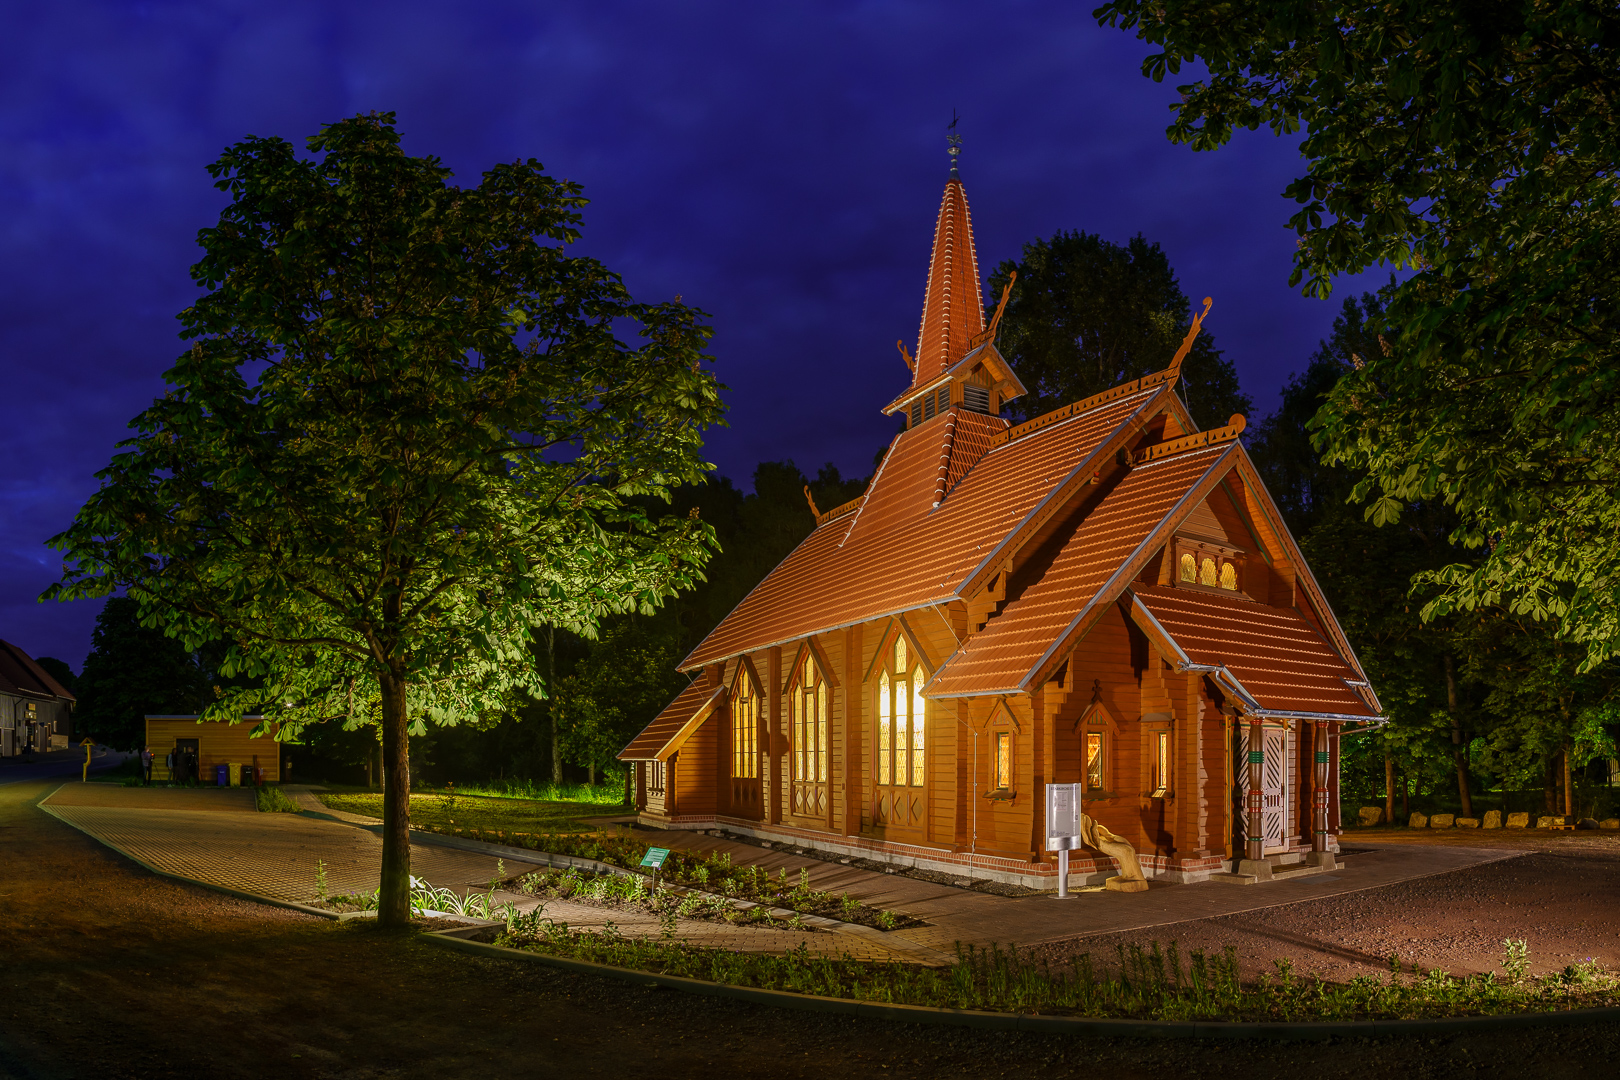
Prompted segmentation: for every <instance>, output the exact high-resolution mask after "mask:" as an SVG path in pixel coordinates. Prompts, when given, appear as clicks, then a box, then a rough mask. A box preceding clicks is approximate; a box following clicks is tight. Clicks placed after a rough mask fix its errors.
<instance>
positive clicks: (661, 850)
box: [641, 847, 669, 894]
mask: <svg viewBox="0 0 1620 1080" xmlns="http://www.w3.org/2000/svg"><path fill="white" fill-rule="evenodd" d="M667 858H669V848H667V847H651V848H648V849H647V854H645V855H643V856H642V857H641V865H642V866H646V867H651V868H652V872H653V893H654V894H656V893H657V892H658V868H659V867H661V866H663V865H664V860H665V859H667Z"/></svg>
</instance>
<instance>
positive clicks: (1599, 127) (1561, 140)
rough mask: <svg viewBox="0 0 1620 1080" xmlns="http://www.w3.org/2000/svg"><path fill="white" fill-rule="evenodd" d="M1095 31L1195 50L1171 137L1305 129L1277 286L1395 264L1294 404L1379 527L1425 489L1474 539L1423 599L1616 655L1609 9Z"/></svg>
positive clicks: (1378, 12)
mask: <svg viewBox="0 0 1620 1080" xmlns="http://www.w3.org/2000/svg"><path fill="white" fill-rule="evenodd" d="M1095 14H1096V16H1097V18H1098V19H1099V21H1100V22H1102V23H1104V24H1108V25H1116V26H1119V27H1122V28H1125V29H1128V30H1134V31H1135V32H1136V33H1137V34H1138V35H1139V36H1140V37H1141V38H1143V39H1144V40H1146V41H1148V42H1151V43H1153V44H1154V45H1156V46H1158V47H1159V49H1160V51H1158V52H1156V53H1154V54H1152V55H1150V56H1149V57H1148V58H1147V60H1146V61H1145V63H1144V67H1143V70H1144V72H1145V73H1146V74H1148V75H1149V76H1151V77H1153V78H1155V79H1162V78H1164V77H1165V76H1166V75H1167V74H1174V73H1176V72H1178V71H1179V70H1180V69H1181V66H1182V65H1183V64H1184V63H1188V62H1191V61H1193V60H1195V59H1196V60H1197V61H1200V62H1201V63H1202V64H1203V65H1204V67H1205V68H1206V70H1207V77H1205V78H1203V79H1201V80H1199V81H1196V82H1193V83H1189V84H1187V85H1185V86H1182V87H1180V91H1181V100H1180V102H1179V103H1177V104H1176V105H1174V106H1173V109H1174V110H1175V116H1174V120H1173V122H1172V123H1171V125H1170V128H1169V135H1170V137H1171V138H1172V139H1173V140H1176V141H1179V142H1183V143H1186V144H1189V145H1191V146H1192V147H1193V148H1195V149H1203V150H1207V149H1214V148H1216V147H1219V146H1221V145H1223V144H1225V143H1226V142H1227V141H1228V140H1229V139H1230V138H1231V136H1232V133H1233V131H1234V129H1236V128H1249V129H1255V128H1259V127H1261V126H1266V127H1269V128H1271V129H1272V131H1274V132H1276V133H1277V134H1280V135H1286V134H1294V133H1303V134H1302V136H1301V140H1300V149H1301V152H1302V155H1303V157H1304V158H1305V160H1306V162H1307V167H1306V170H1305V172H1304V174H1303V175H1301V176H1300V177H1299V178H1298V179H1297V180H1295V181H1294V182H1293V183H1292V184H1290V185H1289V187H1288V188H1287V190H1286V194H1287V195H1288V196H1289V197H1291V198H1293V199H1294V200H1296V201H1297V202H1298V203H1299V204H1300V209H1299V210H1298V212H1297V213H1296V214H1295V215H1294V216H1293V217H1292V219H1291V220H1290V222H1289V224H1290V225H1291V226H1292V227H1293V228H1294V229H1295V230H1296V231H1297V232H1298V234H1299V247H1298V253H1297V256H1296V263H1295V267H1294V275H1293V280H1294V281H1295V283H1298V284H1303V287H1304V288H1305V290H1306V291H1307V292H1308V293H1311V294H1314V295H1318V296H1325V295H1327V293H1328V291H1329V288H1330V284H1331V281H1332V279H1333V277H1334V276H1335V275H1339V274H1345V273H1354V272H1356V271H1359V270H1363V269H1365V268H1367V267H1369V266H1372V265H1375V264H1386V265H1391V266H1393V267H1396V268H1399V269H1401V270H1403V271H1404V272H1405V275H1406V276H1405V278H1404V280H1403V281H1402V282H1401V284H1400V285H1399V287H1398V288H1396V289H1395V290H1394V291H1393V292H1392V294H1391V297H1390V302H1389V309H1388V313H1387V314H1388V322H1387V328H1386V330H1385V332H1384V333H1383V334H1382V335H1381V336H1382V339H1383V340H1382V341H1381V342H1380V343H1379V347H1378V348H1377V349H1376V350H1370V351H1368V352H1366V353H1363V354H1360V355H1359V357H1358V362H1359V365H1360V366H1359V367H1358V369H1357V370H1356V371H1355V372H1354V374H1353V375H1350V376H1348V377H1346V378H1345V379H1343V380H1341V381H1340V383H1339V384H1338V386H1337V387H1336V388H1335V390H1334V393H1333V395H1332V396H1331V398H1330V399H1329V401H1328V402H1327V404H1326V406H1325V408H1324V409H1323V411H1322V413H1321V415H1320V417H1319V418H1318V425H1319V431H1318V435H1319V437H1320V439H1321V441H1322V443H1323V445H1324V447H1325V448H1326V449H1327V451H1328V456H1329V457H1330V458H1331V459H1333V460H1336V461H1340V462H1344V463H1346V464H1349V465H1351V466H1354V467H1355V468H1357V469H1358V470H1361V471H1362V472H1363V473H1364V478H1363V479H1362V480H1361V481H1360V483H1359V485H1358V487H1357V494H1358V495H1362V496H1367V497H1369V500H1370V505H1369V507H1368V511H1367V512H1368V514H1369V516H1370V517H1371V519H1372V520H1374V521H1375V522H1377V523H1380V524H1382V523H1389V522H1393V521H1395V520H1396V519H1397V518H1398V517H1399V516H1400V514H1401V512H1402V511H1403V509H1404V508H1405V507H1407V506H1410V505H1412V504H1415V503H1421V502H1426V501H1431V500H1441V501H1444V502H1446V503H1447V504H1449V505H1450V506H1451V507H1452V508H1453V509H1454V510H1455V512H1456V513H1457V515H1458V520H1459V525H1458V528H1457V530H1456V532H1455V537H1456V539H1457V540H1458V541H1459V542H1460V543H1461V544H1463V545H1465V546H1467V547H1471V548H1474V549H1481V548H1483V549H1484V550H1485V556H1486V557H1484V558H1483V559H1480V560H1477V561H1474V562H1456V563H1453V564H1451V565H1449V566H1448V567H1446V568H1443V569H1441V570H1438V571H1436V572H1434V573H1432V574H1431V575H1429V580H1431V581H1433V582H1435V583H1436V584H1438V585H1440V586H1441V590H1440V592H1439V594H1438V595H1437V596H1436V597H1435V598H1434V599H1433V600H1432V601H1431V602H1430V604H1429V609H1428V610H1429V613H1430V614H1433V615H1440V614H1444V613H1445V612H1448V611H1452V610H1455V609H1458V608H1478V607H1482V606H1490V605H1494V604H1500V605H1503V606H1505V607H1506V608H1508V609H1509V610H1510V611H1511V612H1512V613H1515V614H1519V615H1525V616H1528V617H1531V618H1535V619H1545V618H1553V619H1556V620H1558V622H1559V624H1560V626H1561V629H1562V631H1563V632H1564V633H1565V634H1566V635H1567V636H1568V637H1570V638H1573V639H1575V640H1578V641H1583V642H1585V643H1586V644H1587V646H1588V656H1587V662H1588V664H1593V663H1596V662H1599V661H1600V660H1601V659H1602V658H1603V657H1604V656H1607V655H1610V654H1612V653H1614V652H1616V651H1620V548H1617V547H1616V545H1615V544H1614V543H1613V537H1614V535H1615V534H1616V532H1617V531H1620V500H1617V498H1616V495H1615V492H1616V491H1617V490H1620V362H1617V353H1620V348H1617V346H1620V336H1617V335H1620V257H1617V256H1620V204H1617V200H1620V177H1617V175H1616V159H1617V147H1620V125H1616V123H1615V103H1616V101H1617V99H1620V10H1616V8H1615V7H1614V5H1613V4H1605V3H1600V2H1598V0H1552V2H1547V0H1495V2H1483V3H1468V4H1453V3H1441V2H1437V0H1396V2H1393V3H1385V2H1379V3H1371V2H1367V0H1360V2H1357V0H1336V2H1329V3H1314V2H1313V3H1307V2H1305V0H1279V2H1276V3H1267V4H1230V3H1216V2H1211V0H1153V2H1151V3H1149V2H1147V0H1111V2H1109V3H1106V4H1104V5H1103V6H1102V7H1100V8H1098V9H1097V10H1096V13H1095Z"/></svg>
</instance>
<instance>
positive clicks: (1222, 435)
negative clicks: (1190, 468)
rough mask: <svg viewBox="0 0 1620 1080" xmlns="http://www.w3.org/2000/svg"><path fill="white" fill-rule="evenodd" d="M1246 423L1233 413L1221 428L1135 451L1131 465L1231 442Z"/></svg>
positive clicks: (1169, 440) (1241, 431)
mask: <svg viewBox="0 0 1620 1080" xmlns="http://www.w3.org/2000/svg"><path fill="white" fill-rule="evenodd" d="M1247 426H1248V421H1247V420H1245V419H1244V418H1243V414H1242V413H1233V414H1232V418H1231V419H1230V420H1228V421H1227V422H1226V424H1225V426H1223V427H1218V428H1210V429H1209V430H1208V431H1197V432H1194V433H1193V434H1191V435H1183V436H1181V437H1180V438H1176V439H1167V440H1165V441H1164V442H1162V443H1154V444H1153V445H1152V446H1149V447H1145V448H1144V449H1142V450H1139V451H1137V452H1136V453H1135V454H1134V455H1133V456H1132V458H1131V464H1132V465H1133V466H1134V465H1146V464H1148V463H1149V462H1152V461H1160V460H1162V459H1164V458H1167V457H1173V456H1175V455H1176V454H1183V453H1186V452H1188V451H1190V450H1204V449H1208V448H1209V447H1212V446H1219V445H1220V444H1221V443H1227V442H1231V441H1232V440H1234V439H1236V438H1237V437H1238V436H1239V435H1241V434H1243V429H1244V428H1245V427H1247Z"/></svg>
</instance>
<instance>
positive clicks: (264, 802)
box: [253, 784, 300, 814]
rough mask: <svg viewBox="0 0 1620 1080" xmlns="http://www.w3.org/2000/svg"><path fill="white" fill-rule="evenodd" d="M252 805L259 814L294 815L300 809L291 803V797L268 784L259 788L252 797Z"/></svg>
mask: <svg viewBox="0 0 1620 1080" xmlns="http://www.w3.org/2000/svg"><path fill="white" fill-rule="evenodd" d="M253 802H254V805H255V806H257V807H258V808H259V812H260V813H261V814H296V813H298V812H299V810H300V807H299V805H298V804H297V803H295V802H293V801H292V797H291V796H289V795H288V794H287V793H286V792H285V791H282V790H281V789H280V788H278V787H270V786H269V785H268V784H267V785H264V786H263V787H260V788H259V789H258V790H257V791H256V792H255V793H254V796H253Z"/></svg>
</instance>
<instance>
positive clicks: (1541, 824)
mask: <svg viewBox="0 0 1620 1080" xmlns="http://www.w3.org/2000/svg"><path fill="white" fill-rule="evenodd" d="M1563 823H1564V819H1563V818H1561V817H1553V816H1552V815H1551V814H1542V815H1541V816H1540V817H1538V818H1536V828H1538V829H1550V828H1552V827H1553V826H1554V825H1562V824H1563Z"/></svg>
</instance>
